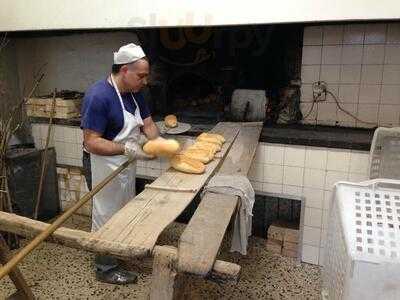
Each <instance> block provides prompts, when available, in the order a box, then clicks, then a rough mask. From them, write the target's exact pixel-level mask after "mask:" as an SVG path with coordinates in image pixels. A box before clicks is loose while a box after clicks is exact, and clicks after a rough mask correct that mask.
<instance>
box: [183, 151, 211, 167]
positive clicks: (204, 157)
mask: <svg viewBox="0 0 400 300" xmlns="http://www.w3.org/2000/svg"><path fill="white" fill-rule="evenodd" d="M182 154H183V155H185V156H187V157H189V158H192V159H195V160H198V161H201V162H202V163H204V164H206V163H208V162H210V160H212V159H213V158H214V154H213V153H212V152H211V151H210V150H206V149H193V148H190V147H189V148H188V149H186V150H185V151H183V152H182Z"/></svg>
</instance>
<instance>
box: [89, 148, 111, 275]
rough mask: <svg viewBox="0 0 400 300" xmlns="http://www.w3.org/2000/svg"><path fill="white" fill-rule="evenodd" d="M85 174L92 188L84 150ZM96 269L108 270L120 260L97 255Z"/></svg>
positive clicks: (100, 270)
mask: <svg viewBox="0 0 400 300" xmlns="http://www.w3.org/2000/svg"><path fill="white" fill-rule="evenodd" d="M82 165H83V175H84V176H85V179H86V183H87V186H88V189H89V190H90V191H91V190H92V169H91V166H90V154H89V153H87V152H85V151H83V156H82ZM95 265H96V270H97V271H98V272H107V271H110V270H112V269H115V268H117V267H118V266H119V262H118V260H117V259H116V258H115V257H112V256H109V255H96V258H95Z"/></svg>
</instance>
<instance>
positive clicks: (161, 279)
mask: <svg viewBox="0 0 400 300" xmlns="http://www.w3.org/2000/svg"><path fill="white" fill-rule="evenodd" d="M153 256H154V261H153V273H152V279H151V286H150V300H172V299H190V292H191V290H190V283H189V281H188V280H187V279H188V278H187V276H186V275H185V274H184V273H181V272H178V270H177V260H178V250H177V249H176V248H175V247H171V246H156V247H154V250H153ZM239 274H240V266H238V265H237V264H234V263H229V262H225V261H220V260H217V261H216V262H215V264H214V267H213V269H212V272H211V274H210V275H211V277H213V278H216V279H219V280H223V281H229V280H230V281H235V282H236V281H237V280H238V278H239Z"/></svg>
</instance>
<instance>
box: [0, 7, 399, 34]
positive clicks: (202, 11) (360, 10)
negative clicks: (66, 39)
mask: <svg viewBox="0 0 400 300" xmlns="http://www.w3.org/2000/svg"><path fill="white" fill-rule="evenodd" d="M399 18H400V1H399V0H381V1H376V0H350V1H349V0H330V1H329V0H319V1H318V0H301V1H299V0H276V1H268V0H250V1H237V0H202V1H195V0H192V1H190V0H186V1H182V0H97V1H93V0H57V1H54V0H36V1H27V0H1V1H0V31H30V30H65V29H67V30H71V29H72V30H79V29H113V28H114V29H118V28H146V27H170V26H220V25H244V24H277V23H297V22H307V23H308V22H331V21H362V20H395V19H399Z"/></svg>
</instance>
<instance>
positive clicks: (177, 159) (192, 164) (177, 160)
mask: <svg viewBox="0 0 400 300" xmlns="http://www.w3.org/2000/svg"><path fill="white" fill-rule="evenodd" d="M170 163H171V167H173V168H174V169H175V170H177V171H180V172H184V173H189V174H202V173H204V171H205V169H206V167H205V165H204V164H203V163H202V162H201V161H198V160H195V159H192V158H190V157H187V156H186V155H184V154H177V155H175V156H173V157H172V158H171V159H170Z"/></svg>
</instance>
